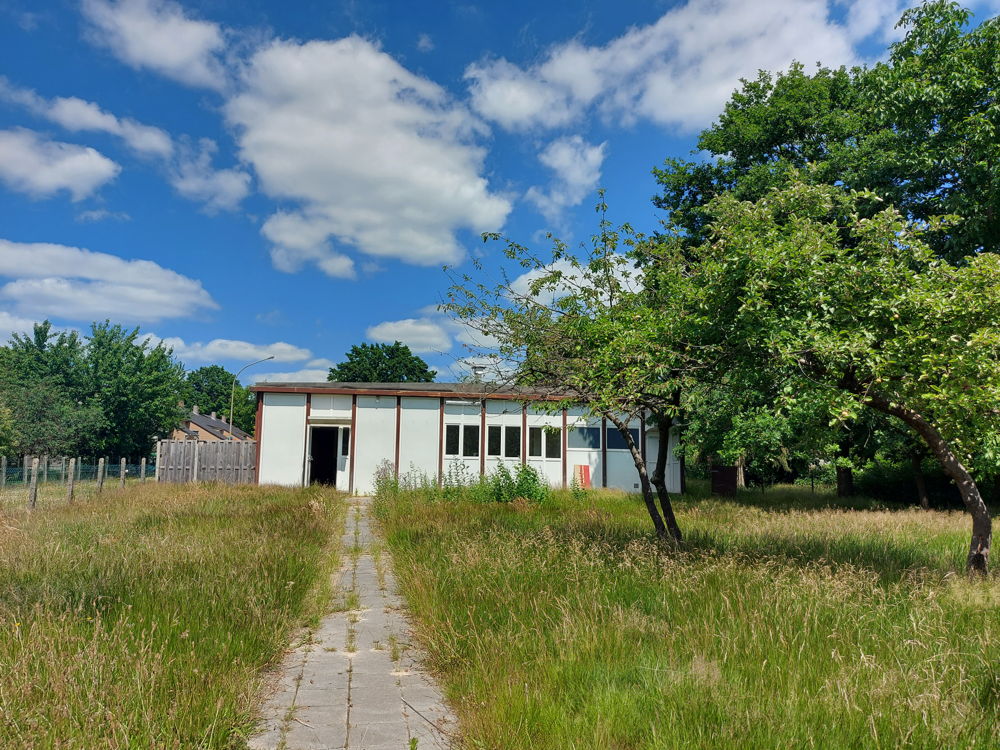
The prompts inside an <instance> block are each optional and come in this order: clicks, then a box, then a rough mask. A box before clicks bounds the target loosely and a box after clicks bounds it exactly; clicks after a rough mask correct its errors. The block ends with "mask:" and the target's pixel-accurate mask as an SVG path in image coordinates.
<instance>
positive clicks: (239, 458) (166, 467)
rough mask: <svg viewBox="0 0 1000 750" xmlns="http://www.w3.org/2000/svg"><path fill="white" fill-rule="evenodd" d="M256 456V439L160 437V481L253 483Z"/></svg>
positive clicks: (158, 466) (157, 456) (158, 464)
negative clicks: (168, 438) (203, 439)
mask: <svg viewBox="0 0 1000 750" xmlns="http://www.w3.org/2000/svg"><path fill="white" fill-rule="evenodd" d="M256 458H257V444H256V443H255V442H254V441H252V440H247V441H238V440H219V441H212V442H207V441H200V440H159V441H157V443H156V476H157V478H158V481H160V482H225V483H227V484H253V483H254V481H255V478H256V467H255V466H254V463H255V461H256ZM140 471H141V470H140Z"/></svg>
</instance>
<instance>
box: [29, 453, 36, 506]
mask: <svg viewBox="0 0 1000 750" xmlns="http://www.w3.org/2000/svg"><path fill="white" fill-rule="evenodd" d="M37 502H38V459H37V458H33V459H31V484H30V485H29V486H28V507H29V508H34V507H35V504H36V503H37Z"/></svg>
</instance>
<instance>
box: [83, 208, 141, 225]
mask: <svg viewBox="0 0 1000 750" xmlns="http://www.w3.org/2000/svg"><path fill="white" fill-rule="evenodd" d="M111 219H113V220H115V221H131V219H132V217H131V216H129V215H128V214H127V213H125V212H124V211H109V210H108V209H106V208H95V209H92V210H90V211H81V212H80V213H78V214H77V215H76V220H77V221H82V222H84V223H88V222H93V221H106V220H111Z"/></svg>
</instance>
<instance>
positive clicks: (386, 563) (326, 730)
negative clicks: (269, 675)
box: [248, 497, 455, 750]
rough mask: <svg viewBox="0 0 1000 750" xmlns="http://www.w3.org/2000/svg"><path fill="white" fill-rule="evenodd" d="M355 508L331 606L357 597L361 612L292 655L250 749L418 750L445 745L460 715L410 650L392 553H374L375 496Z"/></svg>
mask: <svg viewBox="0 0 1000 750" xmlns="http://www.w3.org/2000/svg"><path fill="white" fill-rule="evenodd" d="M349 502H350V503H351V508H350V510H349V512H348V520H347V527H346V529H345V530H344V536H343V539H342V547H343V549H344V550H345V553H344V564H343V565H342V566H341V568H340V569H339V570H337V571H336V572H335V573H334V574H333V585H334V601H335V602H344V601H347V596H348V594H349V593H353V594H355V595H356V597H357V606H358V609H355V610H351V611H337V612H332V613H331V614H329V615H328V616H326V617H325V618H323V620H322V622H320V624H319V626H318V627H317V628H316V629H315V630H314V631H313V632H312V633H309V634H307V637H306V638H304V639H303V642H302V643H301V644H299V645H297V646H296V647H294V648H292V649H291V650H290V651H289V653H288V655H287V657H286V659H285V661H284V663H283V664H282V668H281V671H280V672H279V674H278V675H277V676H276V678H275V679H274V681H273V685H274V689H273V692H272V694H271V695H270V696H269V697H268V698H267V700H266V702H265V705H264V706H263V708H262V709H261V722H260V725H259V726H258V732H257V734H255V735H254V736H253V737H252V738H251V739H250V741H249V742H248V747H249V748H251V750H362V749H363V750H410V748H411V747H412V746H413V745H412V744H411V743H412V742H414V741H415V742H416V746H417V747H418V748H419V750H431V749H433V750H447V748H448V747H449V738H450V737H451V736H452V733H453V732H454V728H455V718H454V715H453V714H452V712H451V710H450V709H449V708H448V706H447V704H446V703H445V702H444V698H443V697H442V694H441V691H440V689H439V688H438V686H437V685H436V684H435V682H434V680H433V678H432V677H431V676H430V675H429V674H428V673H427V672H426V671H425V670H424V669H423V668H422V666H421V663H422V662H421V655H420V654H419V653H418V652H416V650H415V649H414V647H413V646H412V643H413V637H412V634H411V631H410V626H409V623H408V621H407V619H406V610H405V607H404V605H403V600H402V598H401V597H400V596H399V594H398V591H397V588H396V579H395V576H393V575H392V570H391V568H390V559H389V554H388V552H387V551H386V550H385V549H384V547H382V548H381V550H380V553H379V554H378V556H377V557H376V555H373V554H372V552H373V550H372V547H373V544H374V543H375V542H376V541H377V538H376V535H375V534H374V533H373V531H372V527H371V524H370V523H369V517H368V505H369V503H370V498H365V497H356V498H351V499H350V501H349ZM356 544H357V545H358V546H360V551H358V552H357V553H355V552H353V550H354V549H355V546H356ZM341 606H342V605H341Z"/></svg>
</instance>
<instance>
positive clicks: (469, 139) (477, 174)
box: [226, 37, 510, 278]
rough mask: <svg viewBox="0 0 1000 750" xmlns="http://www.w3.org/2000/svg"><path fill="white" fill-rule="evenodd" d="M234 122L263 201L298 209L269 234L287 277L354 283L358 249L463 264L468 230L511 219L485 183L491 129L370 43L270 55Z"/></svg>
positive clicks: (261, 58) (315, 45)
mask: <svg viewBox="0 0 1000 750" xmlns="http://www.w3.org/2000/svg"><path fill="white" fill-rule="evenodd" d="M226 113H227V116H228V119H229V121H230V123H231V124H233V125H234V126H235V127H236V128H237V130H238V132H239V144H240V149H241V154H242V156H243V158H244V160H245V161H246V162H248V163H250V164H252V165H253V167H254V169H255V170H256V173H257V177H258V181H259V183H260V185H261V188H262V189H263V191H264V192H265V193H267V194H268V195H269V196H271V197H272V198H276V199H279V200H282V201H293V202H295V203H297V204H298V206H297V207H291V208H288V209H286V210H282V211H278V212H276V213H275V214H273V215H272V216H271V217H270V218H269V219H268V220H267V222H266V223H265V225H264V227H263V230H262V231H263V233H264V236H265V237H266V238H267V239H268V240H270V241H271V243H272V245H273V251H272V258H273V261H274V264H275V265H276V266H277V267H278V268H279V269H281V270H285V271H295V270H298V269H299V268H301V267H302V265H303V264H306V263H314V264H316V265H317V266H318V267H319V268H321V269H322V270H323V271H324V272H325V273H327V274H329V275H331V276H337V277H343V278H351V277H353V276H354V274H355V270H354V261H353V260H352V259H351V257H350V256H348V255H347V254H346V252H347V251H349V250H356V251H360V252H362V253H365V254H367V255H370V256H378V257H393V258H400V259H402V260H404V261H407V262H410V263H416V264H421V265H434V264H438V263H446V262H455V261H458V260H460V259H461V257H462V256H463V249H462V247H461V245H460V243H459V241H458V239H457V238H456V236H455V233H456V232H457V231H459V230H461V229H469V230H472V231H474V232H482V231H488V230H494V229H498V228H499V227H500V226H501V225H502V224H503V221H504V219H505V218H506V216H507V214H508V213H509V211H510V203H509V201H508V200H507V199H505V198H503V197H501V196H499V195H497V194H495V193H492V192H491V191H490V189H489V186H488V184H487V181H486V179H485V178H484V177H483V176H482V174H481V173H482V169H483V158H484V155H485V154H484V150H483V149H482V148H481V147H480V146H478V145H476V139H477V138H478V137H479V136H480V135H481V134H482V133H483V130H482V125H481V123H480V122H479V121H478V120H477V119H476V118H474V117H473V116H472V115H471V114H470V113H469V111H468V110H467V109H465V108H464V107H463V106H461V105H460V104H457V103H455V102H454V101H452V100H451V99H450V97H449V96H448V94H447V92H445V90H444V89H442V88H441V87H440V86H438V85H437V84H435V83H433V82H431V81H429V80H427V79H425V78H422V77H420V76H417V75H414V74H413V73H411V72H409V71H408V70H406V69H405V68H403V67H402V66H401V65H399V63H397V62H396V61H395V60H394V59H393V58H392V57H390V56H389V55H387V54H385V53H384V52H382V51H381V50H379V49H378V48H377V47H376V46H375V45H373V44H372V43H371V42H368V41H366V40H364V39H360V38H358V37H348V38H345V39H340V40H338V41H332V42H329V41H313V42H308V43H305V44H300V43H296V42H287V41H278V42H274V43H272V44H270V45H269V46H267V47H265V48H262V49H260V50H259V51H257V52H256V54H254V56H253V57H252V59H251V60H250V61H249V64H248V65H247V67H246V69H245V71H244V74H243V78H242V81H241V83H240V92H239V93H238V94H237V95H236V96H235V97H233V98H232V99H231V100H230V101H229V102H228V103H227V105H226Z"/></svg>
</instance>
